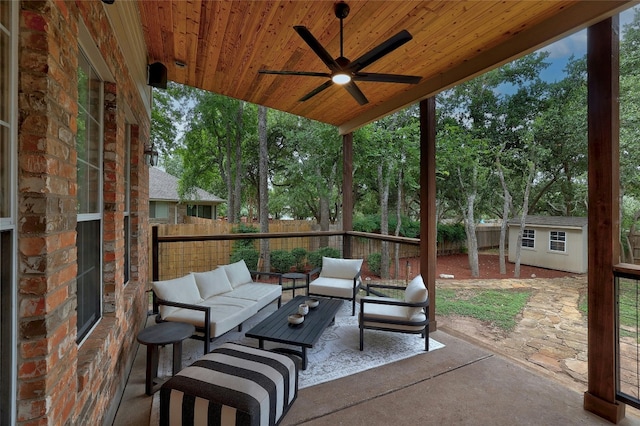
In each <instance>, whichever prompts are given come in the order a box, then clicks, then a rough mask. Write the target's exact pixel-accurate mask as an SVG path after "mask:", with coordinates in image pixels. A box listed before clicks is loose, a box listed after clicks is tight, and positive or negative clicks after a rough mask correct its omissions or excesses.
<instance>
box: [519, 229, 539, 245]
mask: <svg viewBox="0 0 640 426" xmlns="http://www.w3.org/2000/svg"><path fill="white" fill-rule="evenodd" d="M527 233H533V235H532V236H527V235H526V234H527ZM525 241H531V242H532V243H533V245H532V246H528V245H525ZM520 247H522V248H523V249H528V250H533V249H535V248H536V230H535V229H532V228H524V229H523V230H522V241H521V242H520Z"/></svg>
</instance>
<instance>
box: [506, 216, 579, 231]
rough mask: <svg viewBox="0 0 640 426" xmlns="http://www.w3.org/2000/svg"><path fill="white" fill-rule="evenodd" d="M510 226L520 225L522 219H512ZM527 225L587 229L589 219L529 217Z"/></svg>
mask: <svg viewBox="0 0 640 426" xmlns="http://www.w3.org/2000/svg"><path fill="white" fill-rule="evenodd" d="M507 223H508V225H509V226H517V225H520V218H516V219H511V220H509V222H507ZM525 224H527V225H531V226H543V227H549V228H586V227H587V218H586V217H577V216H527V218H526V219H525Z"/></svg>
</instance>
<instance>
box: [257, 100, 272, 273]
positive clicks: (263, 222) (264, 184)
mask: <svg viewBox="0 0 640 426" xmlns="http://www.w3.org/2000/svg"><path fill="white" fill-rule="evenodd" d="M258 139H259V142H260V158H259V160H258V169H259V170H258V174H259V183H258V194H259V205H258V212H259V214H260V232H265V233H266V232H269V185H268V167H269V150H268V145H267V107H264V106H258ZM260 256H261V257H262V261H263V263H262V266H263V271H264V272H270V271H271V257H270V256H269V239H268V238H263V239H261V240H260Z"/></svg>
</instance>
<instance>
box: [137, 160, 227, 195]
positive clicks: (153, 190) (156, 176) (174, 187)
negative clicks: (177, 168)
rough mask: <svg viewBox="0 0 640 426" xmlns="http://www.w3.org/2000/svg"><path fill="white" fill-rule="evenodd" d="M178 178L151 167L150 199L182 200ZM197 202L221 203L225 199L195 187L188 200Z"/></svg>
mask: <svg viewBox="0 0 640 426" xmlns="http://www.w3.org/2000/svg"><path fill="white" fill-rule="evenodd" d="M178 186H179V185H178V178H177V177H175V176H173V175H170V174H169V173H166V172H163V171H162V170H160V169H158V168H155V167H150V168H149V200H150V201H174V202H176V203H178V202H180V196H179V195H178ZM184 201H191V202H197V203H198V204H220V203H224V202H225V200H223V199H222V198H219V197H216V196H215V195H213V194H211V193H209V192H207V191H205V190H204V189H201V188H195V190H194V192H193V194H191V195H190V196H188V198H187V200H184Z"/></svg>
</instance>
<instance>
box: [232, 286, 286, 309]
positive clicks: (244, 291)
mask: <svg viewBox="0 0 640 426" xmlns="http://www.w3.org/2000/svg"><path fill="white" fill-rule="evenodd" d="M224 295H225V296H228V297H235V298H238V299H245V300H250V301H252V302H254V303H255V304H256V311H259V310H260V309H262V308H264V307H265V306H267V305H268V304H269V303H271V302H272V301H273V300H275V299H277V298H278V297H280V296H282V287H280V286H279V285H278V284H266V283H249V284H244V285H241V286H240V287H237V288H235V289H233V291H230V292H229V293H225V294H224Z"/></svg>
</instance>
